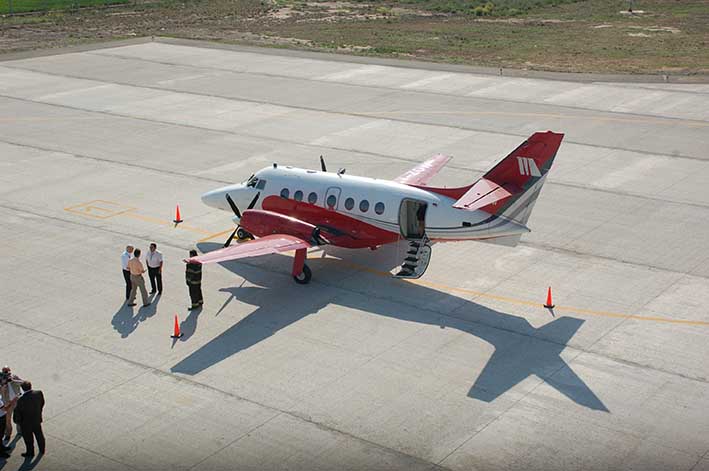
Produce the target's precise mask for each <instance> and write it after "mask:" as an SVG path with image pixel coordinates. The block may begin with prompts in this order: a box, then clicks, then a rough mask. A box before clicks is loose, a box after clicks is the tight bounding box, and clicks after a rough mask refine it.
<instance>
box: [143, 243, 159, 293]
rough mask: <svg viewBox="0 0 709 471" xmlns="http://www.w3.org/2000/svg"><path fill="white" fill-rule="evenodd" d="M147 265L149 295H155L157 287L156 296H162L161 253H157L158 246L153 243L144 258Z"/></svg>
mask: <svg viewBox="0 0 709 471" xmlns="http://www.w3.org/2000/svg"><path fill="white" fill-rule="evenodd" d="M145 262H146V263H147V265H148V278H150V294H155V288H156V287H157V290H158V294H162V253H160V252H158V245H157V244H156V243H155V242H153V243H152V244H150V250H148V254H147V255H146V256H145Z"/></svg>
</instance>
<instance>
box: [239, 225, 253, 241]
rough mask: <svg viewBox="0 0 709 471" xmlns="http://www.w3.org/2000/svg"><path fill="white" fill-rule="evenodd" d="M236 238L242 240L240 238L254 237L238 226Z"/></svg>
mask: <svg viewBox="0 0 709 471" xmlns="http://www.w3.org/2000/svg"><path fill="white" fill-rule="evenodd" d="M236 238H237V239H239V240H240V241H242V240H251V239H253V238H254V236H253V234H251V233H250V232H249V231H247V230H246V229H244V228H243V227H241V226H239V227H237V228H236Z"/></svg>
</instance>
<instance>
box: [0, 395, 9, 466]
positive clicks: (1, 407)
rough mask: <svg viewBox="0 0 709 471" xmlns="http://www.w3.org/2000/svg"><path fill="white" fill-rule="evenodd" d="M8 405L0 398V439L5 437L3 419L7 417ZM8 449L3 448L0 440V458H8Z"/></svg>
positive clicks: (3, 445) (4, 422) (2, 442)
mask: <svg viewBox="0 0 709 471" xmlns="http://www.w3.org/2000/svg"><path fill="white" fill-rule="evenodd" d="M9 408H10V404H5V401H3V400H2V397H0V437H2V436H4V435H5V424H6V423H7V422H6V421H5V419H6V418H7V417H8V413H7V411H8V409H9ZM9 457H10V449H9V448H8V447H6V446H5V443H4V441H3V439H2V438H0V458H9Z"/></svg>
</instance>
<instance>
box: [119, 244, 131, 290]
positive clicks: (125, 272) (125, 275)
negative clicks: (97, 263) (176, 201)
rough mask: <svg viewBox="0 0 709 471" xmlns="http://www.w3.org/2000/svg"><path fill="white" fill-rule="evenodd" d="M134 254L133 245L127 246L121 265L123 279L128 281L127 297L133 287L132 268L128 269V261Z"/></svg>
mask: <svg viewBox="0 0 709 471" xmlns="http://www.w3.org/2000/svg"><path fill="white" fill-rule="evenodd" d="M132 255H133V246H132V245H128V246H126V250H125V252H123V253H122V254H121V266H122V268H123V279H124V280H125V281H126V299H128V298H129V297H130V289H131V288H132V286H131V284H130V270H129V269H128V261H129V260H130V258H131V256H132Z"/></svg>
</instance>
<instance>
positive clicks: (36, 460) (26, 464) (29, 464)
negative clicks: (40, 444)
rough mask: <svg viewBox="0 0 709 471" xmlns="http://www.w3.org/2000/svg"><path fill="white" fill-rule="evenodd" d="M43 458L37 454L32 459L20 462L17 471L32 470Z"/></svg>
mask: <svg viewBox="0 0 709 471" xmlns="http://www.w3.org/2000/svg"><path fill="white" fill-rule="evenodd" d="M43 457H44V455H43V454H41V453H40V454H38V455H36V456H35V457H34V459H26V458H25V460H24V461H23V462H22V464H21V465H20V467H19V468H17V471H29V470H30V469H34V468H35V467H37V465H38V464H39V462H40V461H42V458H43Z"/></svg>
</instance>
